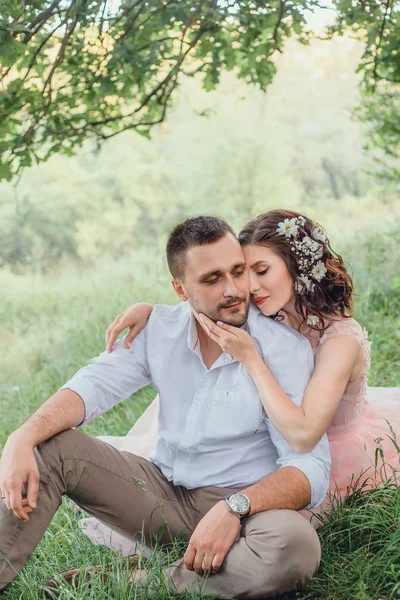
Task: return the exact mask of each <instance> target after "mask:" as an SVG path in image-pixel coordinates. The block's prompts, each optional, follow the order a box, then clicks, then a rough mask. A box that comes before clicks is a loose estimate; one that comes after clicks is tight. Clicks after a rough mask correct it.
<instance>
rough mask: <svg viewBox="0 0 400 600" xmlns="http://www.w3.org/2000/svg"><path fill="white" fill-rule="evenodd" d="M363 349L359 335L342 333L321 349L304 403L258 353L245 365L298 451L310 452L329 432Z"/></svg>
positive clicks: (268, 408) (267, 408) (271, 413)
mask: <svg viewBox="0 0 400 600" xmlns="http://www.w3.org/2000/svg"><path fill="white" fill-rule="evenodd" d="M360 358H362V351H361V348H360V345H359V343H358V341H357V340H356V338H354V337H353V336H349V335H340V336H334V337H332V338H330V339H329V340H328V341H327V342H325V344H324V345H323V347H322V348H321V350H320V352H319V354H318V357H317V360H316V365H315V370H314V373H313V375H312V377H311V379H310V381H309V383H308V386H307V388H306V391H305V393H304V399H303V403H302V405H301V406H297V405H296V404H294V403H293V402H292V401H291V399H290V398H289V396H288V395H287V394H286V393H285V392H284V391H283V390H282V388H281V387H280V386H279V384H278V383H277V382H276V380H275V378H274V377H273V375H272V374H271V372H270V371H269V369H268V367H267V366H266V365H265V363H264V361H263V359H262V358H261V357H260V355H259V354H257V357H256V356H254V357H253V360H251V361H250V360H249V361H247V364H246V365H245V366H246V368H247V371H248V373H249V375H251V377H252V379H253V381H254V383H255V384H256V386H257V390H258V392H259V394H260V398H261V401H262V403H263V406H264V408H265V411H266V413H267V415H268V418H269V419H270V420H271V421H272V423H273V425H274V426H275V427H276V428H277V429H278V431H279V432H280V433H281V434H282V435H283V437H284V438H285V439H286V440H287V441H288V442H289V443H290V445H291V446H292V448H293V449H294V450H296V452H309V451H310V450H311V449H312V448H314V446H315V445H316V444H317V442H318V441H319V440H320V439H321V437H322V436H323V434H324V433H325V432H326V431H327V429H328V427H329V425H330V423H331V421H332V419H333V417H334V415H335V413H336V410H337V408H338V406H339V403H340V400H341V398H342V396H343V393H344V391H345V389H346V386H347V384H348V383H349V381H350V378H351V375H352V373H353V370H354V368H355V366H356V365H357V363H358V362H359V361H360Z"/></svg>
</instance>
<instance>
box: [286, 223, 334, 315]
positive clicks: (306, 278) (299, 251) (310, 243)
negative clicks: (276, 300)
mask: <svg viewBox="0 0 400 600" xmlns="http://www.w3.org/2000/svg"><path fill="white" fill-rule="evenodd" d="M305 223H306V220H305V218H304V217H303V216H301V215H300V216H299V217H294V218H293V219H285V220H284V221H282V222H281V223H279V224H278V227H277V229H276V231H277V233H278V234H279V235H284V236H285V237H286V238H287V239H288V242H289V244H290V249H291V251H292V252H294V254H296V256H298V259H299V261H298V265H299V271H300V273H301V275H299V276H298V278H297V280H296V281H295V284H294V287H295V290H296V291H297V292H298V293H299V294H305V293H306V292H313V291H314V289H315V283H314V282H313V281H312V280H314V281H318V283H319V282H320V281H322V279H323V278H324V277H325V275H326V272H327V269H326V267H325V265H324V263H323V262H322V260H320V259H321V258H322V256H323V253H324V250H323V244H324V243H325V242H326V236H325V234H324V233H323V231H322V229H320V228H319V227H314V229H313V230H312V233H311V236H312V237H310V236H308V235H307V234H305V235H303V233H302V231H301V227H304V225H305ZM309 320H310V321H311V320H313V322H312V323H309V325H316V324H317V323H316V322H314V321H317V320H318V317H315V316H314V315H310V317H309V319H307V322H309Z"/></svg>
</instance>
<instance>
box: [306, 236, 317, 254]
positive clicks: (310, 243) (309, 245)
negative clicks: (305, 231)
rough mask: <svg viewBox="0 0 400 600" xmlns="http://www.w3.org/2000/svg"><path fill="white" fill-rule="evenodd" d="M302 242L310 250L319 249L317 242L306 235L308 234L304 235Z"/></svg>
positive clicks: (315, 250)
mask: <svg viewBox="0 0 400 600" xmlns="http://www.w3.org/2000/svg"><path fill="white" fill-rule="evenodd" d="M302 243H303V244H304V246H306V247H307V248H309V249H310V250H311V252H318V251H320V250H321V246H320V244H319V243H318V242H316V241H315V240H313V239H312V238H310V237H308V235H305V236H304V238H303V242H302Z"/></svg>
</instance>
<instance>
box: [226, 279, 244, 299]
mask: <svg viewBox="0 0 400 600" xmlns="http://www.w3.org/2000/svg"><path fill="white" fill-rule="evenodd" d="M241 295H242V294H241V293H240V289H239V287H238V286H237V284H236V282H235V280H234V279H233V278H230V279H228V280H227V282H226V286H225V289H224V296H226V297H229V296H241Z"/></svg>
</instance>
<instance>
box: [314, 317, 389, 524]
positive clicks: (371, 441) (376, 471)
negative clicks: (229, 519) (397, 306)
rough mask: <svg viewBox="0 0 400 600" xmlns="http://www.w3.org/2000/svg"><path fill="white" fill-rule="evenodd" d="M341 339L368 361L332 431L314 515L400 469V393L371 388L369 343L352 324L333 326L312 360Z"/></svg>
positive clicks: (350, 387) (349, 390)
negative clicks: (324, 489)
mask: <svg viewBox="0 0 400 600" xmlns="http://www.w3.org/2000/svg"><path fill="white" fill-rule="evenodd" d="M338 335H345V336H352V337H355V338H356V339H357V341H358V343H359V344H360V346H361V349H362V352H363V356H364V362H363V366H362V369H361V371H360V374H359V375H358V377H357V378H356V379H354V380H353V381H351V382H350V383H348V385H347V387H346V389H345V392H344V394H343V397H342V399H341V401H340V404H339V407H338V409H337V411H336V414H335V416H334V418H333V420H332V422H331V424H330V426H329V428H328V432H327V433H328V439H329V445H330V450H331V457H332V465H331V477H330V486H329V494H328V496H327V497H326V499H325V501H324V502H323V503H322V505H321V506H320V507H318V508H317V509H314V512H316V513H323V512H328V511H329V508H330V505H331V502H332V498H333V497H335V498H338V497H339V496H340V497H341V498H344V497H345V496H346V495H347V494H348V493H351V488H352V487H353V485H354V484H357V485H360V484H362V483H364V482H365V484H366V486H368V485H370V484H371V482H372V481H378V482H380V481H381V480H382V479H386V478H388V477H390V476H391V475H393V471H394V470H396V471H397V470H399V469H400V460H399V459H400V455H399V446H400V388H368V372H369V367H370V346H371V342H370V341H369V340H368V334H367V332H366V330H365V329H362V328H361V327H360V325H359V324H358V323H357V321H355V320H354V319H343V320H340V321H335V322H334V323H332V324H331V325H330V326H329V327H328V329H327V330H326V331H325V333H324V335H323V336H322V338H321V339H320V340H319V342H318V343H317V345H316V346H315V347H314V348H313V351H314V356H317V355H318V352H320V350H321V348H322V347H323V345H324V344H325V343H326V342H327V340H329V339H330V338H332V337H334V336H338ZM310 341H311V344H312V345H313V340H312V339H311V340H310ZM303 514H307V512H306V511H303Z"/></svg>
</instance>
